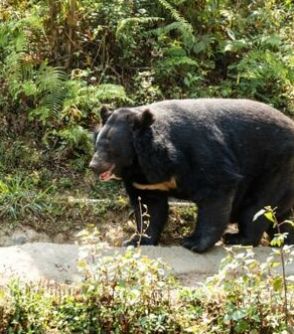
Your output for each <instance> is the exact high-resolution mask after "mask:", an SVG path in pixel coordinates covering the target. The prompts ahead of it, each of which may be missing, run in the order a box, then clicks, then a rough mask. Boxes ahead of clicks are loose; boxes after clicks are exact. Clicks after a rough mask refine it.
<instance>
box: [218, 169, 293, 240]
mask: <svg viewBox="0 0 294 334" xmlns="http://www.w3.org/2000/svg"><path fill="white" fill-rule="evenodd" d="M282 175H283V177H282ZM292 179H293V176H292V175H289V177H287V175H286V176H285V173H284V174H282V173H280V174H278V173H277V175H276V176H273V177H271V178H270V179H268V180H267V182H265V180H263V182H260V185H259V187H258V188H259V189H261V190H259V189H258V188H257V189H255V191H251V193H250V194H248V196H247V198H248V201H246V199H245V202H247V203H250V201H251V204H248V205H247V207H245V208H243V209H242V210H241V212H240V214H239V221H238V225H239V233H237V234H230V233H227V234H225V235H224V242H225V243H226V244H230V245H236V244H241V245H252V246H257V245H258V244H259V242H260V239H261V237H262V234H263V233H264V232H268V234H269V235H270V237H272V236H273V233H276V232H275V231H274V230H273V229H272V226H271V223H270V222H269V221H268V219H266V217H264V216H259V217H258V218H257V219H256V220H253V218H254V216H255V215H256V213H257V212H258V211H259V210H261V209H263V208H264V207H265V206H269V205H270V206H271V207H272V208H277V219H278V221H279V222H281V221H282V220H284V219H285V218H286V217H287V216H288V215H289V213H290V211H291V209H292V205H293V202H294V190H293V189H292V184H293V182H292V181H293V180H292ZM285 182H287V185H288V188H286V189H285V187H284V185H285ZM291 228H292V227H291V226H290V225H289V227H288V226H286V225H283V226H282V227H281V231H282V232H283V231H285V232H286V231H287V232H289V237H288V238H287V240H286V243H291V242H292V243H293V234H294V232H293V231H291Z"/></svg>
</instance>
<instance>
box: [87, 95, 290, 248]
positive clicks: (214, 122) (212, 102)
mask: <svg viewBox="0 0 294 334" xmlns="http://www.w3.org/2000/svg"><path fill="white" fill-rule="evenodd" d="M101 119H102V127H101V129H100V131H99V133H98V135H97V138H96V143H95V154H94V156H93V158H92V161H91V163H90V168H92V169H93V170H95V172H96V173H97V174H98V175H99V177H100V179H101V180H108V179H110V178H111V177H113V176H116V177H120V178H122V180H123V182H124V185H125V189H126V191H127V193H128V195H129V197H130V201H131V204H132V205H133V207H134V209H135V213H136V217H137V223H138V222H139V221H140V219H139V216H138V215H139V208H138V205H139V204H138V198H139V197H140V198H141V201H142V203H144V204H146V205H147V207H148V213H149V215H150V223H149V226H148V228H147V231H146V233H147V235H148V236H145V237H144V236H143V237H142V239H141V244H145V245H156V244H157V243H158V242H159V238H160V234H161V232H162V229H163V227H164V224H165V222H166V221H167V217H168V197H169V196H173V197H176V198H181V199H186V200H190V201H193V202H195V203H196V204H197V206H198V219H197V224H196V228H195V230H194V232H193V233H192V235H191V236H189V237H187V238H185V239H184V241H183V246H184V247H187V248H188V249H191V250H193V251H196V252H203V251H206V250H207V249H209V248H210V247H212V246H213V245H214V244H215V242H217V241H218V240H219V239H220V238H221V237H222V235H223V233H224V231H225V229H226V227H227V225H228V223H229V222H237V223H238V227H239V232H238V233H237V234H225V235H224V241H225V242H226V243H228V244H242V245H254V246H256V245H257V244H258V243H259V241H260V239H261V236H262V234H263V232H265V231H267V232H268V234H269V235H270V236H272V235H273V233H274V231H273V228H272V227H271V225H270V224H269V222H268V221H267V219H265V218H264V217H263V216H260V217H259V218H258V220H257V221H256V220H253V217H254V215H255V214H256V213H257V212H258V211H259V210H260V209H262V208H263V207H265V206H269V205H270V206H272V207H277V218H278V219H279V220H284V219H285V218H287V217H288V216H289V215H290V214H291V210H292V207H293V204H294V122H293V121H292V120H291V119H289V118H288V117H286V116H285V115H283V114H282V113H281V112H279V111H278V110H276V109H274V108H272V107H270V106H267V105H265V104H263V103H259V102H255V101H251V100H245V99H209V98H208V99H187V100H166V101H162V102H157V103H153V104H150V105H145V106H140V107H134V108H120V109H117V110H115V111H113V112H111V111H109V110H107V109H106V108H103V109H102V110H101ZM281 228H282V231H283V232H288V237H287V240H286V241H287V243H294V232H293V230H291V227H290V226H289V227H288V225H287V224H284V225H282V227H281ZM137 242H138V240H137V239H136V238H134V239H132V240H130V241H129V242H128V244H134V245H135V244H136V243H137Z"/></svg>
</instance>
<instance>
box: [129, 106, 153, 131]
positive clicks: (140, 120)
mask: <svg viewBox="0 0 294 334" xmlns="http://www.w3.org/2000/svg"><path fill="white" fill-rule="evenodd" d="M153 122H154V115H153V114H152V112H151V111H150V110H149V109H145V110H144V111H143V112H142V113H139V115H136V117H135V120H134V128H135V129H136V128H137V129H146V128H148V127H149V126H150V125H151V124H152V123H153Z"/></svg>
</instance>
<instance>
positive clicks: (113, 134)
mask: <svg viewBox="0 0 294 334" xmlns="http://www.w3.org/2000/svg"><path fill="white" fill-rule="evenodd" d="M100 118H101V122H102V124H101V125H102V126H101V128H100V129H99V131H97V132H96V133H95V134H94V140H95V153H94V155H93V157H92V160H91V162H90V165H89V167H90V168H91V169H92V170H94V172H95V173H97V174H98V175H99V178H100V180H102V181H108V180H110V179H112V178H119V177H121V175H122V171H123V169H126V168H128V167H131V166H132V165H133V163H134V161H135V159H136V153H135V148H134V136H133V134H134V132H135V131H136V132H138V131H140V130H143V129H144V128H147V127H149V126H150V125H151V124H152V123H153V121H154V117H153V114H152V113H151V112H150V110H149V109H146V110H144V111H138V110H135V109H128V108H120V109H117V110H115V111H113V112H112V111H110V110H108V109H107V108H105V107H103V108H102V109H101V111H100Z"/></svg>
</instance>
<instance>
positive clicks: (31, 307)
mask: <svg viewBox="0 0 294 334" xmlns="http://www.w3.org/2000/svg"><path fill="white" fill-rule="evenodd" d="M293 22H294V3H293V1H292V0H242V1H238V0H199V1H193V0H154V1H150V0H63V1H62V0H5V1H1V0H0V87H1V92H0V122H1V123H0V224H1V229H0V237H1V233H2V232H3V231H4V230H5V228H8V229H11V228H15V226H17V225H29V226H33V227H34V228H35V229H38V230H44V231H46V233H48V234H52V235H55V234H57V233H58V232H62V233H66V232H67V231H70V232H72V231H75V230H80V229H81V226H82V225H85V224H87V223H93V222H98V221H99V220H100V222H101V223H102V222H103V221H105V220H106V221H107V227H106V229H107V230H111V228H112V227H113V225H115V224H113V221H115V219H117V220H118V221H120V220H121V219H122V218H121V212H120V213H119V211H118V210H120V211H123V210H121V209H122V208H126V207H127V202H126V199H125V198H124V194H123V192H122V190H121V188H120V186H119V185H118V184H116V183H109V184H102V185H100V184H98V185H97V184H96V182H95V178H94V177H93V176H92V174H91V173H90V172H89V171H88V170H87V164H88V162H89V159H90V156H91V153H92V140H91V131H92V130H93V128H94V127H95V125H96V124H97V123H98V122H99V115H98V110H99V108H100V107H101V105H103V104H107V105H109V106H110V107H112V108H114V107H118V106H121V105H130V106H131V105H138V104H144V103H149V102H152V101H155V100H160V99H165V98H186V97H204V96H205V97H246V98H253V99H256V100H260V101H264V102H266V103H270V104H272V105H274V106H275V107H277V108H278V109H280V110H281V111H283V112H284V113H286V114H288V115H290V116H291V115H293V114H294V53H293V50H294V34H293V24H294V23H293ZM69 196H71V200H70V201H69V199H68V197H69ZM75 197H95V198H98V199H99V200H101V202H99V203H98V205H97V204H96V203H94V204H93V203H92V204H87V203H86V202H75V201H74V198H75ZM108 209H111V210H108ZM111 214H114V215H113V216H111ZM119 214H120V216H119ZM123 214H124V215H125V216H124V219H123V220H124V221H127V219H128V213H127V212H126V210H124V213H123ZM107 215H110V216H111V217H109V216H107ZM114 216H115V217H116V218H114ZM194 216H195V211H194V210H192V209H190V208H185V209H184V210H182V212H181V213H180V214H179V212H178V211H175V212H174V214H173V215H172V218H171V219H172V220H176V221H177V224H176V228H175V229H174V230H173V224H170V229H171V231H170V233H165V236H166V238H167V239H168V238H169V236H170V235H172V236H173V237H174V236H175V235H176V234H181V235H182V234H183V233H182V232H180V231H179V229H184V230H186V229H187V226H186V225H185V222H184V220H185V221H188V220H189V219H190V220H191V219H192V220H194V218H195V217H194ZM183 218H184V220H183ZM111 224H112V225H111ZM117 225H119V226H117ZM117 225H116V226H115V231H116V233H114V234H115V235H117V234H119V233H117V231H118V229H119V228H122V227H121V225H120V224H117ZM174 225H175V224H174ZM99 227H100V233H102V234H103V225H102V224H101V225H100V226H99ZM3 233H4V232H3ZM129 233H130V232H129ZM105 235H106V234H105ZM105 235H104V237H105ZM106 236H107V235H106ZM110 239H111V238H110ZM116 241H117V240H116ZM116 241H112V243H113V244H115V243H116ZM292 257H293V254H292ZM103 261H104V262H102V263H98V265H99V266H98V267H97V268H96V271H93V272H92V275H89V273H87V272H86V278H85V281H84V282H83V283H82V284H81V285H80V286H77V287H74V288H68V287H61V286H57V285H54V286H50V284H49V283H42V284H41V285H40V286H39V288H36V286H26V287H23V286H21V285H20V284H19V283H18V282H13V283H11V284H10V286H9V287H8V288H7V287H6V288H2V287H1V289H0V333H19V334H22V333H204V332H205V333H211V334H214V333H215V334H217V333H228V334H229V333H251V334H253V333H287V325H286V319H285V318H286V314H285V309H284V300H283V298H282V291H283V281H282V278H281V277H280V276H274V275H272V269H273V267H275V261H274V260H273V259H272V258H270V259H269V260H268V262H267V263H264V264H259V263H258V262H256V261H255V260H254V259H253V258H252V254H251V253H250V251H247V253H246V254H243V255H242V256H238V255H233V254H230V255H229V257H228V259H227V261H226V265H225V266H224V268H223V269H222V270H221V271H220V274H219V276H218V277H216V278H215V279H214V280H212V281H211V283H207V285H206V286H203V287H202V288H201V289H197V290H195V291H192V290H184V289H182V288H180V287H176V286H175V285H174V283H173V282H172V281H173V280H172V279H171V278H170V276H166V268H165V267H164V266H162V264H160V263H158V262H154V261H151V260H148V259H146V258H144V257H141V256H139V255H138V254H137V253H133V252H127V253H126V254H125V255H122V256H119V257H118V258H117V259H116V260H115V259H106V260H105V259H104V260H103ZM87 266H88V264H87V263H83V266H82V267H83V270H85V271H87V269H88V267H87ZM109 268H112V270H114V272H109V271H108V270H109ZM238 268H243V272H241V274H240V273H237V269H238ZM288 285H289V291H288V292H289V298H292V300H293V290H294V287H293V282H291V281H290V280H289V282H288ZM175 291H177V293H176V292H175ZM288 312H289V314H288V317H289V319H293V317H294V314H293V312H294V311H293V302H292V303H290V304H289V310H288ZM290 325H291V323H290ZM292 326H293V324H292Z"/></svg>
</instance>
